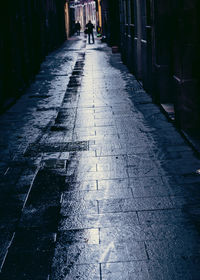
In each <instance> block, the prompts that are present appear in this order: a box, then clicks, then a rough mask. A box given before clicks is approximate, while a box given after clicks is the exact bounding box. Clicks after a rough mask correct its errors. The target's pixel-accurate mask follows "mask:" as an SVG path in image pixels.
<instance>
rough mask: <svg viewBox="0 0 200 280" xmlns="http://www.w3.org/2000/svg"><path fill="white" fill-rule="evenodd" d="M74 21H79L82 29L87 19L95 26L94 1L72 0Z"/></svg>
mask: <svg viewBox="0 0 200 280" xmlns="http://www.w3.org/2000/svg"><path fill="white" fill-rule="evenodd" d="M74 13H75V21H79V22H80V24H81V29H82V31H83V30H84V29H85V25H86V24H87V23H88V21H89V20H91V22H92V23H93V24H94V26H96V2H95V1H94V0H76V1H74Z"/></svg>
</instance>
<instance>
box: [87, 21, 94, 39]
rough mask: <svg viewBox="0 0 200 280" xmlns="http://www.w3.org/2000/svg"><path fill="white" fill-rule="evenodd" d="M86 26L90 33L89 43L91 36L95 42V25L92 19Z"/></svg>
mask: <svg viewBox="0 0 200 280" xmlns="http://www.w3.org/2000/svg"><path fill="white" fill-rule="evenodd" d="M86 28H87V34H88V43H89V44H90V37H91V36H92V42H93V44H94V33H93V29H94V25H93V24H92V23H91V20H89V21H88V23H87V24H86Z"/></svg>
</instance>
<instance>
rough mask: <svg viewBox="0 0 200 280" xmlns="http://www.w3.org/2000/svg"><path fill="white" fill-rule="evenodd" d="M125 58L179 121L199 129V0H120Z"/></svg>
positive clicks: (187, 127) (199, 131) (192, 129)
mask: <svg viewBox="0 0 200 280" xmlns="http://www.w3.org/2000/svg"><path fill="white" fill-rule="evenodd" d="M119 3H120V15H119V17H120V26H121V27H120V34H121V36H120V37H121V43H120V44H121V53H122V58H123V61H124V62H125V63H126V64H127V65H128V67H129V69H130V70H131V71H132V72H133V73H134V74H135V76H136V77H137V78H138V79H139V80H141V81H142V83H143V85H144V88H145V89H146V90H147V91H148V92H149V93H150V94H151V95H152V97H153V99H154V101H155V102H157V103H161V104H171V105H173V107H174V109H175V117H176V123H177V125H178V126H179V127H180V128H182V129H184V130H186V131H188V132H190V133H193V134H200V109H199V108H200V71H199V62H200V52H199V49H200V32H199V29H198V27H199V26H200V24H199V16H198V15H199V12H200V7H199V6H200V3H199V1H198V0H177V1H174V0H165V1H163V0H119Z"/></svg>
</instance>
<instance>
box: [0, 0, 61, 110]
mask: <svg viewBox="0 0 200 280" xmlns="http://www.w3.org/2000/svg"><path fill="white" fill-rule="evenodd" d="M64 3H65V1H64V0H29V1H27V0H16V1H6V3H5V5H4V8H1V11H0V107H1V109H2V108H3V107H4V106H6V104H9V103H10V102H12V101H13V100H15V99H16V98H17V97H18V96H19V95H20V94H21V93H22V92H23V90H24V89H25V87H26V86H27V85H28V84H29V82H30V80H31V79H32V78H33V77H34V75H35V74H36V73H37V71H38V70H39V68H40V64H41V62H42V61H43V60H44V58H45V55H46V54H48V53H49V52H50V51H52V50H53V49H54V48H56V47H57V46H59V45H60V44H61V43H62V42H63V41H64V40H65V38H66V32H65V22H64Z"/></svg>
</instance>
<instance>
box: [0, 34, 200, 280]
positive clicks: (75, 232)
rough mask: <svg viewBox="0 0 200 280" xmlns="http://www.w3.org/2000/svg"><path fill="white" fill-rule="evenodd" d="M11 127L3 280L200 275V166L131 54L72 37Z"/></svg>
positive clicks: (3, 172)
mask: <svg viewBox="0 0 200 280" xmlns="http://www.w3.org/2000/svg"><path fill="white" fill-rule="evenodd" d="M0 134H1V142H0V146H1V153H0V157H1V162H0V176H1V179H0V187H1V192H0V268H1V273H0V279H3V280H12V279H15V280H16V279H19V280H23V279H24V280H35V279H36V280H39V279H40V280H47V279H53V280H62V279H65V280H73V279H80V280H90V279H91V280H96V279H98V280H134V279H137V280H147V279H151V280H169V279H170V280H171V279H173V280H183V279H185V280H199V279H200V250H199V248H200V246H199V245H200V242H199V241H200V238H199V230H200V201H199V194H200V184H199V183H200V176H199V175H197V174H196V173H195V172H196V170H197V169H199V168H200V161H199V159H198V158H197V156H196V155H195V154H194V153H193V151H192V149H191V148H190V147H189V146H188V145H187V143H185V141H184V139H183V138H182V137H181V136H180V134H179V133H178V132H177V131H176V129H175V128H174V127H173V125H172V124H171V123H169V122H168V121H167V119H166V118H165V116H164V115H163V114H162V113H161V111H160V109H159V108H158V107H157V106H156V105H154V104H153V103H152V100H151V98H150V97H149V96H148V95H147V94H146V93H145V91H144V90H143V88H142V86H141V85H140V84H139V83H138V82H137V81H136V80H135V79H134V77H133V76H132V75H131V74H129V72H128V70H127V68H126V67H125V66H124V65H123V64H122V62H121V60H120V55H119V54H112V53H111V50H110V48H108V47H107V46H106V45H105V44H102V43H100V41H97V42H96V43H95V45H86V40H85V39H84V38H83V37H82V38H81V39H80V38H79V39H78V38H71V39H70V41H68V42H66V44H65V45H64V46H63V47H62V48H60V49H59V50H57V51H55V52H54V53H52V54H50V55H49V56H48V57H47V59H46V61H45V62H44V63H43V65H42V66H41V71H40V73H39V74H38V76H37V77H36V80H35V82H34V83H33V84H32V85H31V87H30V88H29V89H28V90H27V93H26V94H25V95H24V96H22V97H21V99H20V100H18V101H17V103H16V104H15V105H14V106H13V107H12V108H11V109H9V110H8V112H6V113H5V114H4V115H2V116H0Z"/></svg>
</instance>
